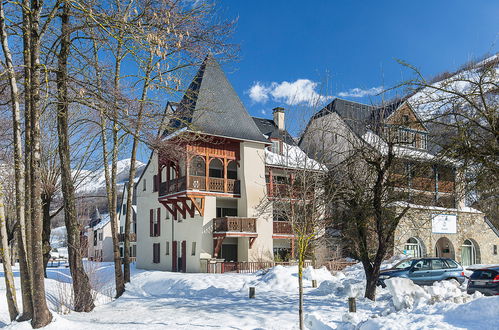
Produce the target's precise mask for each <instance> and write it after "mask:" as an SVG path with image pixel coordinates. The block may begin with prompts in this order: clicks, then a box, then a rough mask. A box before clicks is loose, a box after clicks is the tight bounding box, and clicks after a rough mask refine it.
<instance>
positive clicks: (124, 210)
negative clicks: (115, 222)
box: [123, 204, 126, 215]
mask: <svg viewBox="0 0 499 330" xmlns="http://www.w3.org/2000/svg"><path fill="white" fill-rule="evenodd" d="M123 215H126V204H123Z"/></svg>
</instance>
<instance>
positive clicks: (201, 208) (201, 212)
mask: <svg viewBox="0 0 499 330" xmlns="http://www.w3.org/2000/svg"><path fill="white" fill-rule="evenodd" d="M188 197H189V199H190V200H191V202H192V205H193V206H194V207H195V208H196V210H198V212H199V215H201V216H204V197H203V196H200V197H197V196H188ZM196 198H199V199H200V200H201V204H199V203H198V202H197V201H196Z"/></svg>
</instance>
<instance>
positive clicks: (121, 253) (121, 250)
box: [120, 247, 124, 258]
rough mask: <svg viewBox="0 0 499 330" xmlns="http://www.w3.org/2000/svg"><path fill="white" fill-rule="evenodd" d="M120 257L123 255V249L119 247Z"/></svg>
mask: <svg viewBox="0 0 499 330" xmlns="http://www.w3.org/2000/svg"><path fill="white" fill-rule="evenodd" d="M120 257H122V258H123V257H124V254H123V247H120Z"/></svg>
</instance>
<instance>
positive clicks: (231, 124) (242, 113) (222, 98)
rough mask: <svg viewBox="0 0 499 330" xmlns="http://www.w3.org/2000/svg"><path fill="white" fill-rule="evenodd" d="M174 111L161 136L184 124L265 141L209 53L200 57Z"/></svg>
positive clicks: (195, 128)
mask: <svg viewBox="0 0 499 330" xmlns="http://www.w3.org/2000/svg"><path fill="white" fill-rule="evenodd" d="M174 115H176V116H175V117H176V118H175V119H174V120H172V121H170V124H169V129H167V130H165V132H163V136H167V135H169V134H171V133H172V132H173V131H176V130H178V129H179V128H182V127H188V128H189V130H193V131H196V132H200V133H204V134H209V135H215V136H223V137H229V138H236V139H241V140H251V141H257V142H268V141H267V140H266V139H265V137H264V136H263V135H262V134H261V132H260V130H259V129H258V127H257V126H256V124H255V122H254V121H253V120H252V118H251V117H250V115H249V114H248V112H247V110H246V109H245V107H244V105H243V103H242V102H241V100H240V98H239V96H238V95H237V94H236V92H235V90H234V88H233V87H232V85H231V84H230V82H229V81H228V79H227V77H226V76H225V74H224V72H223V71H222V69H221V67H220V65H219V64H218V62H217V61H216V60H215V58H213V56H211V55H208V56H206V58H205V59H204V61H203V63H202V64H201V67H200V68H199V71H198V72H197V74H196V75H195V77H194V79H193V80H192V82H191V84H190V86H189V88H188V89H187V91H186V92H185V94H184V97H183V98H182V100H181V101H180V103H179V104H178V106H177V108H176V109H175V111H174Z"/></svg>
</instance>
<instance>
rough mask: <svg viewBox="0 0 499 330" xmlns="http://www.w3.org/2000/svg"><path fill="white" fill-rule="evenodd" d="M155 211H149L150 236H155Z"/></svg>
mask: <svg viewBox="0 0 499 330" xmlns="http://www.w3.org/2000/svg"><path fill="white" fill-rule="evenodd" d="M153 218H154V210H153V209H150V210H149V236H151V237H152V236H154V219H153Z"/></svg>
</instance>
